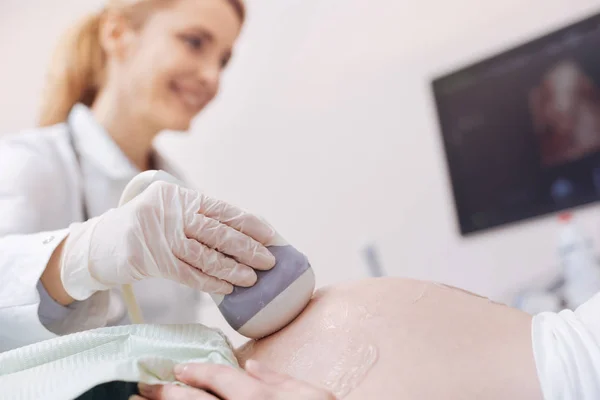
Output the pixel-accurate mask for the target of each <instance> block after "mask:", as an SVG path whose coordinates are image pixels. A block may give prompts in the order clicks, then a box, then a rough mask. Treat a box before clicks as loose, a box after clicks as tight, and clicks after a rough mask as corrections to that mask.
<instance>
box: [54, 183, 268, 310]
mask: <svg viewBox="0 0 600 400" xmlns="http://www.w3.org/2000/svg"><path fill="white" fill-rule="evenodd" d="M274 235H275V231H274V230H273V228H271V227H270V226H269V225H268V224H267V223H265V222H262V221H261V220H260V219H259V218H258V217H257V216H254V215H252V214H249V213H247V212H245V211H243V210H241V209H239V208H236V207H234V206H231V205H229V204H226V203H224V202H222V201H219V200H215V199H212V198H210V197H207V196H205V195H202V194H201V193H199V192H197V191H195V190H190V189H186V188H182V187H180V186H177V185H174V184H172V183H167V182H154V183H152V184H151V185H150V186H149V187H148V188H147V189H146V190H145V191H144V192H142V193H141V194H140V195H138V196H137V197H136V198H134V199H132V200H131V201H130V202H128V203H126V204H125V205H123V206H122V207H119V208H115V209H111V210H109V211H108V212H106V213H105V214H103V215H101V216H99V217H96V218H92V219H90V220H88V221H87V222H83V223H75V224H72V225H71V226H70V233H69V235H68V237H67V239H66V242H65V247H64V250H63V256H62V263H61V280H62V283H63V286H64V288H65V290H66V292H67V293H68V294H69V295H70V296H71V297H72V298H74V299H76V300H84V299H87V298H88V297H89V296H91V295H92V294H93V293H94V292H96V291H100V290H107V289H110V288H112V287H116V286H120V285H123V284H132V283H134V282H136V281H139V280H142V279H144V278H150V277H153V278H165V279H170V280H173V281H176V282H179V283H182V284H185V285H187V286H190V287H192V288H196V289H198V290H201V291H205V292H208V293H220V294H228V293H231V291H232V290H233V286H232V285H236V286H243V287H248V286H252V285H254V283H256V279H257V277H256V272H255V271H254V270H253V268H255V269H258V270H267V269H270V268H272V267H273V266H274V265H275V258H274V257H273V255H272V254H271V253H270V252H269V251H268V250H267V248H266V247H265V246H264V245H263V244H264V243H268V242H269V241H271V239H272V238H273V236H274ZM157 295H160V294H159V293H157Z"/></svg>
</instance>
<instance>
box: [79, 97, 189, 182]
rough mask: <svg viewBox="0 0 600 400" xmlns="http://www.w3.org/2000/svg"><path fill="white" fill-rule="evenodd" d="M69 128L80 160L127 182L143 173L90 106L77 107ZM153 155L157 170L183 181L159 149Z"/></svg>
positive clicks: (81, 105) (154, 150)
mask: <svg viewBox="0 0 600 400" xmlns="http://www.w3.org/2000/svg"><path fill="white" fill-rule="evenodd" d="M68 124H69V125H70V128H71V129H72V132H73V136H74V138H75V145H76V146H77V151H79V153H80V155H81V157H82V158H84V159H85V160H86V161H90V162H92V163H93V164H94V165H96V166H97V167H98V168H101V169H102V170H103V171H104V172H105V173H106V174H107V175H108V176H109V177H111V178H113V179H127V180H128V179H131V178H132V177H133V176H135V175H137V174H138V173H140V172H141V171H140V169H139V168H138V167H137V166H135V165H134V164H133V163H132V162H131V161H130V160H129V158H127V156H126V155H125V154H124V153H123V151H122V150H121V148H120V147H119V146H118V145H117V143H116V142H115V141H114V140H113V139H112V138H111V137H110V135H109V134H108V133H107V132H106V130H105V129H104V128H103V127H102V126H101V125H100V124H99V123H98V121H96V119H95V117H94V115H93V114H92V111H91V110H90V109H89V108H88V107H87V106H85V105H83V104H80V103H78V104H76V105H75V106H74V107H73V109H72V110H71V113H70V114H69V118H68ZM153 152H154V154H153V158H154V161H155V163H156V168H158V169H162V170H164V171H166V172H169V173H170V174H172V175H174V176H176V177H177V178H179V179H182V178H183V177H182V175H181V174H180V173H179V172H178V171H176V170H175V169H174V168H173V166H172V165H171V164H170V163H169V162H168V160H166V159H165V158H164V157H163V156H162V155H161V154H160V153H159V152H158V151H156V149H153Z"/></svg>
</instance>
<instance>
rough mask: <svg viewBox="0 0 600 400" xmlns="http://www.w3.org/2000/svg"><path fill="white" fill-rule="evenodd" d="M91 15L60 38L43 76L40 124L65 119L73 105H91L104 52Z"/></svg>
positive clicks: (98, 16)
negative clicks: (47, 69) (44, 78)
mask: <svg viewBox="0 0 600 400" xmlns="http://www.w3.org/2000/svg"><path fill="white" fill-rule="evenodd" d="M101 18H102V14H101V13H98V14H94V15H91V16H89V17H87V18H86V19H85V20H84V21H82V22H81V23H80V24H78V25H77V26H76V27H75V28H74V30H72V31H69V32H67V33H66V34H65V36H63V37H62V38H61V41H60V42H59V46H58V48H57V49H56V52H55V54H54V55H53V58H52V61H51V64H50V70H49V71H48V75H47V77H46V87H45V89H44V93H43V97H42V104H41V113H40V117H39V125H40V126H51V125H55V124H58V123H61V122H65V121H66V120H67V118H68V116H69V113H70V111H71V109H72V108H73V106H74V105H75V104H77V103H83V104H85V105H87V106H91V105H92V103H93V102H94V100H95V98H96V95H97V94H98V90H99V88H100V85H101V83H102V78H103V74H104V64H105V55H104V51H103V50H102V46H101V45H100V35H99V30H100V20H101Z"/></svg>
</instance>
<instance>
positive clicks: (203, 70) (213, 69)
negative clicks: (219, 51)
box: [198, 63, 221, 94]
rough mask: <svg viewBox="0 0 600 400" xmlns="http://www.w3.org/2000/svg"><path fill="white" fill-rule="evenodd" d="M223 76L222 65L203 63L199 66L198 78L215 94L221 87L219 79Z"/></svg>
mask: <svg viewBox="0 0 600 400" xmlns="http://www.w3.org/2000/svg"><path fill="white" fill-rule="evenodd" d="M220 77H221V68H220V66H213V65H212V63H211V65H206V64H204V65H201V66H200V67H199V68H198V78H199V80H200V82H201V83H202V85H204V87H205V88H206V89H208V90H210V91H211V92H212V93H213V94H214V93H216V92H217V90H218V88H219V80H220Z"/></svg>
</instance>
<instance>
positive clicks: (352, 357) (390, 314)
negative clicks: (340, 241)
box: [237, 278, 542, 400]
mask: <svg viewBox="0 0 600 400" xmlns="http://www.w3.org/2000/svg"><path fill="white" fill-rule="evenodd" d="M237 354H238V358H239V359H240V363H241V364H242V365H243V364H244V363H245V361H246V360H248V359H250V358H252V359H254V360H258V361H259V362H261V363H264V364H265V365H267V366H269V368H271V369H273V370H275V371H278V372H282V373H287V374H290V375H291V376H293V377H295V378H298V379H300V380H305V381H307V382H309V383H312V384H314V385H316V386H322V387H325V388H328V389H330V390H331V391H332V392H333V393H334V394H335V395H337V396H338V397H339V398H344V399H348V400H354V399H357V400H358V399H367V398H377V399H434V398H444V399H471V398H482V399H492V400H493V399H510V398H527V399H541V398H542V395H541V391H540V387H539V382H538V378H537V373H536V369H535V363H534V358H533V353H532V344H531V317H530V316H529V315H528V314H525V313H522V312H520V311H518V310H515V309H511V308H509V307H506V306H503V305H499V304H495V303H493V302H491V301H489V300H488V299H486V298H483V297H480V296H476V295H474V294H471V293H469V292H465V291H462V290H459V289H455V288H450V287H447V286H443V285H438V284H433V283H426V282H420V281H414V280H406V279H397V278H386V279H372V280H366V281H360V282H357V283H351V284H346V285H340V286H335V287H331V288H326V289H323V290H320V291H319V292H317V293H316V294H315V296H314V299H313V300H312V301H311V303H310V305H309V306H308V308H307V309H306V310H305V311H304V312H303V313H302V314H301V315H300V316H299V317H298V318H297V319H296V320H295V321H294V322H293V323H292V324H290V325H289V326H288V327H286V328H285V329H283V330H282V331H280V332H278V333H276V334H274V335H272V336H270V337H268V338H265V339H263V340H259V341H256V342H254V341H252V342H248V343H247V344H246V345H244V346H242V347H241V348H240V349H238V350H237Z"/></svg>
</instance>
